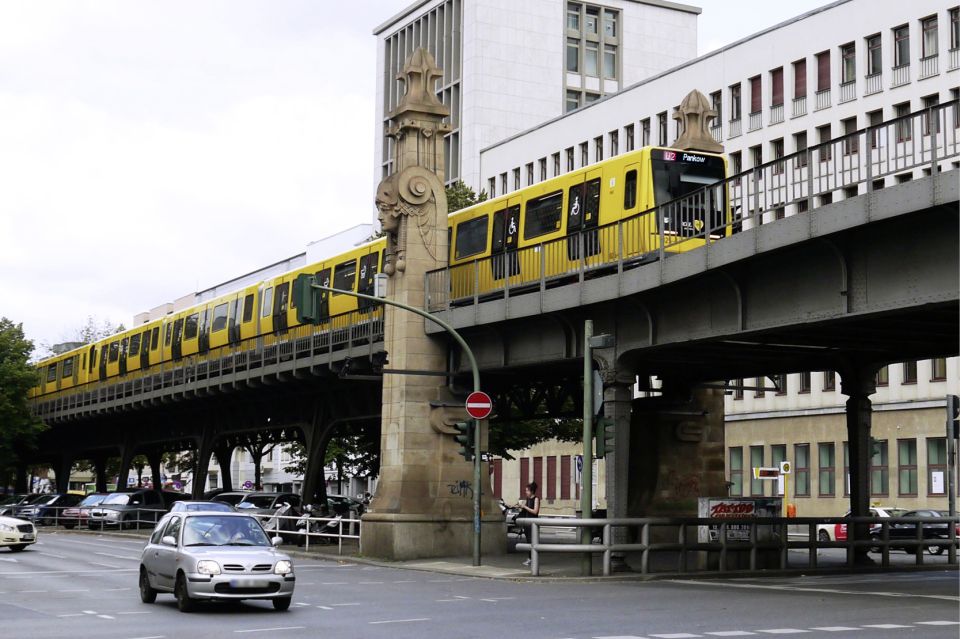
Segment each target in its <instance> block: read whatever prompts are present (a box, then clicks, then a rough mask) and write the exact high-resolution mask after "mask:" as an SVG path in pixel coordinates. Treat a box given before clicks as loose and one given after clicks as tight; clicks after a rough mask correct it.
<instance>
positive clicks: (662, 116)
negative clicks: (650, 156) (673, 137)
mask: <svg viewBox="0 0 960 639" xmlns="http://www.w3.org/2000/svg"><path fill="white" fill-rule="evenodd" d="M657 143H658V144H659V145H660V146H667V112H666V111H664V112H662V113H658V114H657Z"/></svg>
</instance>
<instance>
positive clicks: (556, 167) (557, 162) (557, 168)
mask: <svg viewBox="0 0 960 639" xmlns="http://www.w3.org/2000/svg"><path fill="white" fill-rule="evenodd" d="M551 157H552V159H553V177H557V176H558V175H560V153H559V152H557V153H554V154H553V155H552V156H551Z"/></svg>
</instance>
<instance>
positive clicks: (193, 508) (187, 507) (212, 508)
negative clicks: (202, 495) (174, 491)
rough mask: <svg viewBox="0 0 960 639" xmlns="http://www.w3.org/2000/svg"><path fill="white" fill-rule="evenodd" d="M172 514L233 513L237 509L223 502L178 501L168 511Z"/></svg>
mask: <svg viewBox="0 0 960 639" xmlns="http://www.w3.org/2000/svg"><path fill="white" fill-rule="evenodd" d="M170 512H172V513H201V512H202V513H211V512H217V513H235V512H237V509H236V508H234V507H233V506H231V505H230V504H228V503H227V502H225V501H190V500H184V501H178V502H177V503H175V504H174V505H173V507H172V508H171V509H170Z"/></svg>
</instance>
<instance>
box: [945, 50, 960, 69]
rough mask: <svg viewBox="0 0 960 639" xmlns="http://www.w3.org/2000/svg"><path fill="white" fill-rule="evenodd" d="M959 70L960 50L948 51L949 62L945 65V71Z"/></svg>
mask: <svg viewBox="0 0 960 639" xmlns="http://www.w3.org/2000/svg"><path fill="white" fill-rule="evenodd" d="M955 69H960V48H957V49H950V61H949V62H948V63H947V71H953V70H955Z"/></svg>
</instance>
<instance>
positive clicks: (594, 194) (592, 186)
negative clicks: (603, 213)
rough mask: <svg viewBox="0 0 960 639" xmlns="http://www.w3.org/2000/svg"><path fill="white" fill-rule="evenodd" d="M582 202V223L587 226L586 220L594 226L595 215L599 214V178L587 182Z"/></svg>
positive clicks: (595, 221)
mask: <svg viewBox="0 0 960 639" xmlns="http://www.w3.org/2000/svg"><path fill="white" fill-rule="evenodd" d="M583 204H584V207H583V210H584V216H583V224H584V225H585V226H587V225H588V224H587V223H588V222H592V224H591V226H596V224H597V216H598V215H599V214H600V178H597V179H595V180H590V181H589V182H587V195H586V197H585V198H584V202H583Z"/></svg>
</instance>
